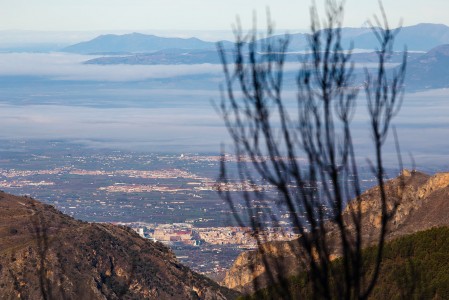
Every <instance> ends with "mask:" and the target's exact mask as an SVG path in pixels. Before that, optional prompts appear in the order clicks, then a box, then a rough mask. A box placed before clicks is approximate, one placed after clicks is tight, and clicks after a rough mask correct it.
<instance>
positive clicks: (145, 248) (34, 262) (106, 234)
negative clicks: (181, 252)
mask: <svg viewBox="0 0 449 300" xmlns="http://www.w3.org/2000/svg"><path fill="white" fill-rule="evenodd" d="M0 295H1V296H0V298H1V299H5V298H6V299H233V298H235V297H237V295H238V294H237V293H235V292H233V291H230V290H228V289H226V288H223V287H221V286H219V285H218V284H217V283H215V282H213V281H212V280H210V279H208V278H206V277H204V276H201V275H199V274H197V273H195V272H193V271H191V270H190V269H188V268H187V267H185V266H183V265H182V264H180V263H179V262H178V260H177V259H176V257H175V255H174V254H173V253H172V252H171V251H170V250H169V249H168V248H167V247H165V246H164V245H163V244H161V243H154V242H152V241H149V240H146V239H143V238H141V237H139V236H138V235H137V234H136V233H135V232H134V231H132V230H131V229H129V228H126V227H119V226H114V225H111V224H96V223H87V222H81V221H78V220H75V219H73V218H71V217H69V216H67V215H64V214H62V213H60V212H59V211H57V210H56V209H54V208H53V207H52V206H48V205H44V204H42V203H40V202H38V201H35V200H33V199H30V198H25V197H15V196H11V195H8V194H5V193H0ZM44 295H45V297H44Z"/></svg>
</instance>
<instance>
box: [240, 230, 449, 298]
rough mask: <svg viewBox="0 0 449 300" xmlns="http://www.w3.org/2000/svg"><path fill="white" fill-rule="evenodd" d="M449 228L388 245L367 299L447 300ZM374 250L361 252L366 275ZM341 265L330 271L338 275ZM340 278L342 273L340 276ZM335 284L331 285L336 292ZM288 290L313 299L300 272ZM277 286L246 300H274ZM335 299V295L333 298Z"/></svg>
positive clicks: (303, 274)
mask: <svg viewBox="0 0 449 300" xmlns="http://www.w3.org/2000/svg"><path fill="white" fill-rule="evenodd" d="M448 249H449V227H438V228H432V229H429V230H426V231H421V232H418V233H415V234H411V235H407V236H403V237H400V238H398V239H395V240H393V241H390V242H389V243H387V244H386V246H385V252H384V256H383V262H382V269H381V272H380V276H379V281H378V283H377V285H376V286H375V288H374V290H373V293H372V294H371V296H370V299H449V251H448ZM375 250H376V249H375V248H373V247H371V248H368V249H366V250H365V251H364V265H365V270H366V272H368V273H369V272H372V271H373V267H374V262H375V254H376V251H375ZM340 263H341V261H340V260H336V261H334V263H333V267H334V268H335V269H336V272H337V273H338V270H339V268H341V267H342V266H341V264H340ZM341 273H342V274H343V272H341ZM337 285H338V283H335V282H334V289H335V291H337V290H338V286H337ZM287 286H288V288H289V291H290V294H291V295H292V297H293V298H294V299H298V298H300V299H310V298H312V294H311V292H312V288H311V286H310V283H309V281H308V278H307V273H306V272H303V273H302V274H300V275H298V276H294V277H291V278H290V279H289V280H288V282H287ZM279 288H280V285H277V286H272V287H270V288H266V289H263V290H261V291H259V292H257V293H256V294H254V295H252V296H251V297H247V298H245V299H277V298H279V293H278V289H279ZM335 298H338V297H337V294H335Z"/></svg>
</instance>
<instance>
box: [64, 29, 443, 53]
mask: <svg viewBox="0 0 449 300" xmlns="http://www.w3.org/2000/svg"><path fill="white" fill-rule="evenodd" d="M309 36H310V35H309V34H306V33H297V34H291V35H290V44H289V48H288V51H290V52H295V51H304V50H307V48H308V38H309ZM342 36H343V39H342V44H343V47H344V48H345V49H349V48H350V47H351V46H353V47H354V48H355V49H372V50H374V49H376V47H377V39H376V37H375V35H374V34H373V32H372V30H371V29H370V28H366V27H365V28H342ZM272 38H277V36H274V37H272ZM442 44H449V27H448V26H446V25H442V24H418V25H414V26H407V27H403V28H401V30H400V31H399V33H398V35H397V38H396V42H395V50H403V49H404V47H405V46H407V48H408V50H410V51H428V50H430V49H432V48H434V47H436V46H439V45H442ZM223 45H224V47H225V48H229V47H232V45H233V43H232V42H229V41H223ZM167 49H182V50H215V49H216V43H213V42H207V41H203V40H200V39H197V38H188V39H183V38H167V37H158V36H155V35H147V34H141V33H131V34H124V35H114V34H108V35H101V36H98V37H96V38H94V39H92V40H90V41H86V42H82V43H78V44H75V45H72V46H69V47H66V48H63V49H62V50H61V51H63V52H70V53H79V54H120V53H121V54H123V53H128V54H133V53H134V54H135V53H151V52H156V51H161V50H167Z"/></svg>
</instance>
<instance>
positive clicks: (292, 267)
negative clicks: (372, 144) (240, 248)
mask: <svg viewBox="0 0 449 300" xmlns="http://www.w3.org/2000/svg"><path fill="white" fill-rule="evenodd" d="M403 183H404V184H405V186H404V188H402V184H403ZM385 188H386V193H387V197H388V201H389V206H390V208H391V207H393V205H394V203H398V206H397V211H396V214H395V215H394V217H393V219H392V220H391V223H390V225H389V229H388V233H387V239H389V240H391V239H393V238H396V237H399V236H403V235H406V234H411V233H414V232H417V231H421V230H426V229H429V228H431V227H435V226H448V225H449V173H437V174H435V175H433V176H429V175H427V174H424V173H421V172H416V171H412V172H410V171H407V170H404V172H403V173H402V174H401V175H400V176H399V177H397V178H395V179H392V180H390V181H388V182H387V184H386V186H385ZM349 205H352V204H349ZM361 205H362V215H363V219H362V224H361V225H362V234H363V241H364V245H363V246H365V247H366V246H369V245H370V244H371V243H372V242H374V241H375V240H376V239H377V238H378V231H379V228H380V220H381V209H380V205H381V203H380V197H379V188H378V187H374V188H372V189H370V190H368V191H366V192H365V193H363V195H362V202H361ZM343 217H344V218H345V219H346V218H350V214H349V209H348V208H347V209H346V210H345V212H344V213H343ZM348 230H352V228H350V227H348ZM327 232H328V234H327V236H328V242H329V244H330V245H331V253H330V256H331V258H337V257H339V256H340V251H341V249H340V246H339V243H338V240H339V238H338V230H337V229H336V228H333V227H332V226H331V225H329V226H327ZM262 247H263V252H265V257H266V259H267V261H268V263H269V265H271V266H272V268H271V269H272V272H275V276H274V278H276V277H277V276H279V275H280V274H281V273H279V274H278V272H280V271H282V276H280V277H289V276H293V275H295V274H298V273H299V272H302V271H303V270H304V267H303V265H302V264H301V260H300V257H303V255H302V250H301V247H300V242H298V241H291V242H277V243H268V244H265V245H263V246H262ZM251 269H253V271H251ZM254 280H256V282H257V286H258V287H264V286H267V284H270V281H269V277H268V275H267V273H266V269H265V267H264V265H263V263H262V254H261V252H260V251H251V252H245V253H242V254H241V255H240V256H239V257H238V258H237V260H236V262H235V263H234V265H233V266H232V268H231V269H230V270H229V272H228V273H227V275H226V278H225V279H224V285H225V286H227V287H229V288H234V289H237V290H240V291H244V292H252V291H253V284H254Z"/></svg>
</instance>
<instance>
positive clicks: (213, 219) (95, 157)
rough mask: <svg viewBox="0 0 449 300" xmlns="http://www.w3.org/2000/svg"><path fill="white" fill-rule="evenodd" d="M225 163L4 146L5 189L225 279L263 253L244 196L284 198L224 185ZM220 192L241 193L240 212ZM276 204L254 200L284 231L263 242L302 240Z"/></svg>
mask: <svg viewBox="0 0 449 300" xmlns="http://www.w3.org/2000/svg"><path fill="white" fill-rule="evenodd" d="M222 159H223V157H222V156H220V155H217V154H197V153H168V154H167V153H156V154H155V153H144V152H131V151H121V150H109V149H93V148H88V147H85V146H83V145H81V144H75V143H69V142H66V141H63V140H56V141H29V140H28V141H26V140H18V141H4V142H3V146H2V159H1V162H0V188H1V189H2V190H4V191H6V192H9V193H13V194H16V195H27V196H31V197H33V198H36V199H39V200H40V201H43V202H45V203H47V204H50V205H53V206H55V207H56V208H58V209H59V210H61V211H62V212H64V213H66V214H69V215H71V216H73V217H75V218H77V219H81V220H84V221H89V222H108V223H114V224H117V225H124V226H128V227H131V228H133V229H134V230H135V231H136V232H137V233H138V234H140V235H141V236H142V237H144V238H148V239H152V240H154V241H159V242H162V243H164V244H166V245H168V246H170V247H171V248H172V250H173V251H174V252H175V254H176V255H177V257H178V259H179V260H180V261H181V262H183V263H185V264H186V265H188V266H190V267H191V268H193V269H194V270H196V271H199V272H201V273H203V274H206V275H209V276H216V277H218V278H219V277H220V276H222V275H223V274H224V272H225V271H226V269H227V268H229V267H230V265H231V264H232V262H233V261H234V259H235V258H236V256H237V255H238V254H239V253H240V252H242V251H244V250H247V249H254V248H256V247H257V240H256V238H255V237H254V235H253V234H252V231H251V230H249V228H250V227H249V223H248V224H247V226H238V225H239V224H237V222H236V220H235V217H234V214H236V213H237V214H239V215H241V216H243V219H244V217H245V215H247V212H246V209H247V206H246V205H243V203H239V199H240V198H242V197H241V194H242V193H243V192H253V191H261V190H263V191H264V192H266V193H276V191H275V189H272V188H271V187H270V186H269V185H268V184H266V183H265V182H256V183H252V184H250V183H245V182H244V183H242V182H240V181H239V180H232V178H231V180H229V181H228V182H227V183H226V184H224V183H221V184H219V183H217V178H218V175H219V170H220V162H221V160H222ZM224 159H225V160H226V163H227V166H228V168H229V170H230V173H231V174H232V171H233V170H234V171H235V169H236V168H235V166H236V164H237V163H238V162H237V160H236V159H235V157H233V156H232V155H229V154H228V155H225V156H224ZM239 161H240V162H245V158H239ZM246 162H247V161H246ZM364 176H365V177H366V178H365V179H364V180H363V183H364V184H365V187H369V186H372V185H374V184H375V182H374V181H373V179H370V177H371V175H370V173H369V172H367V173H366V174H365V175H364ZM220 189H221V190H225V191H227V192H229V193H230V194H232V195H233V198H234V199H235V201H236V203H235V204H236V205H235V207H234V211H233V210H231V208H230V206H229V203H227V201H226V200H225V199H223V198H222V197H221V196H220V195H219V193H218V190H220ZM270 205H273V204H270V202H268V201H263V200H261V199H252V200H251V207H254V208H257V209H259V210H264V209H267V210H268V209H269V210H271V211H272V212H276V214H277V217H278V223H277V226H273V224H271V223H267V224H265V227H264V229H263V232H260V233H259V237H261V238H262V239H263V240H264V241H267V240H292V239H294V238H295V237H297V234H296V233H295V230H294V229H293V228H292V227H291V226H290V224H289V213H288V210H285V211H283V210H282V209H281V208H278V207H271V206H270Z"/></svg>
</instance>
